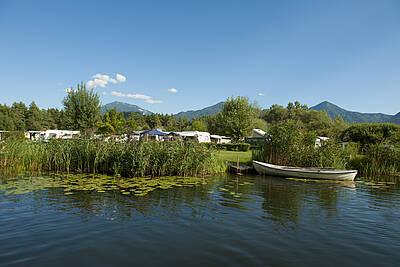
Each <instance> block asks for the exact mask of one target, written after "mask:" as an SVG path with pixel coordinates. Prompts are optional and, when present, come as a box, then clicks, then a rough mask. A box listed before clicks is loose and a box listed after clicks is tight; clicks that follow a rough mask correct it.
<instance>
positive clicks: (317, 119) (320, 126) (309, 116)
mask: <svg viewBox="0 0 400 267" xmlns="http://www.w3.org/2000/svg"><path fill="white" fill-rule="evenodd" d="M262 118H263V119H264V120H265V121H266V122H267V123H269V124H277V123H281V122H295V123H296V124H297V127H298V128H301V129H302V130H303V131H313V132H315V133H317V134H318V135H322V136H328V137H332V138H336V137H338V135H339V134H340V132H341V131H343V130H344V129H345V128H346V127H348V124H347V123H346V122H344V121H343V120H341V119H340V118H337V119H335V120H334V121H332V120H331V119H330V118H329V116H328V115H327V113H326V112H325V111H316V110H309V109H308V107H307V106H306V105H301V104H300V103H299V102H298V101H296V102H295V103H294V104H293V103H291V102H289V104H288V105H287V107H286V108H284V107H282V106H279V105H272V106H271V108H270V109H266V110H263V114H262Z"/></svg>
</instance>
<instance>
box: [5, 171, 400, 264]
mask: <svg viewBox="0 0 400 267" xmlns="http://www.w3.org/2000/svg"><path fill="white" fill-rule="evenodd" d="M97 178H98V179H99V180H96V181H91V182H89V183H88V184H86V185H85V184H84V183H81V182H80V181H77V179H74V178H73V177H71V178H69V179H66V180H62V178H61V177H58V176H57V177H53V178H51V179H50V180H49V178H48V177H40V178H38V180H36V181H35V178H34V177H32V178H30V179H27V180H25V181H23V179H20V178H19V179H14V180H12V182H11V183H10V184H8V185H7V182H4V181H3V182H2V183H1V187H0V229H1V230H0V263H1V265H2V266H3V265H4V266H7V265H37V266H55V265H57V266H71V265H73V264H77V265H78V264H79V265H98V266H110V265H132V264H136V265H140V264H146V265H147V266H151V265H161V264H162V265H172V264H173V265H189V264H190V265H194V266H196V265H199V266H200V265H202V266H204V265H206V266H212V265H218V266H220V265H234V266H243V265H245V266H260V265H284V266H310V265H316V264H320V263H321V262H324V265H327V266H337V265H347V266H362V265H388V266H390V265H393V266H395V265H396V264H397V262H398V261H399V260H400V257H399V254H398V253H397V251H398V249H399V247H400V243H399V240H400V225H399V224H398V218H399V217H400V188H399V185H397V184H396V183H393V182H391V183H385V182H383V181H379V183H374V182H372V181H356V182H355V183H332V182H329V181H326V182H315V181H308V180H291V179H289V180H288V179H282V178H273V177H259V176H243V177H240V178H239V179H237V178H236V177H230V176H222V177H212V178H207V179H204V178H200V179H194V178H191V179H189V180H184V179H183V178H180V177H176V178H165V179H161V180H159V181H157V180H150V179H148V178H145V179H140V180H126V181H123V180H118V179H117V180H116V179H114V178H112V179H111V178H107V177H97ZM80 179H83V178H82V177H80ZM85 179H88V180H85V182H88V181H90V179H89V178H87V177H86V178H85ZM110 179H111V180H112V181H113V182H110ZM146 181H147V182H149V183H150V184H151V187H152V189H151V190H148V189H149V186H148V185H145V184H144V183H146ZM24 183H25V184H27V185H28V186H27V189H26V188H25V189H24V190H28V189H29V191H28V192H25V191H24V190H22V191H21V188H16V186H22V185H23V184H24ZM60 185H61V186H60ZM185 185H187V186H185ZM99 188H101V189H99ZM66 189H67V190H66ZM68 189H69V190H68ZM103 189H104V190H103ZM131 189H132V191H131ZM7 190H8V191H7ZM13 190H14V191H13ZM135 190H136V192H135ZM102 191H104V192H102ZM128 191H129V192H131V193H130V194H126V192H128ZM7 192H8V194H7ZM144 192H145V193H144ZM65 193H72V194H65ZM124 193H125V194H124ZM355 255H357V257H355Z"/></svg>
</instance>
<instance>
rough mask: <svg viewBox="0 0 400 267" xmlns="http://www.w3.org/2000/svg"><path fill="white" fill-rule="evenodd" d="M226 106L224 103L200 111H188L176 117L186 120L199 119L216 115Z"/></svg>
mask: <svg viewBox="0 0 400 267" xmlns="http://www.w3.org/2000/svg"><path fill="white" fill-rule="evenodd" d="M223 105H224V102H219V103H217V104H215V105H213V106H210V107H206V108H203V109H200V110H188V111H184V112H179V113H177V114H175V115H174V116H175V117H176V118H184V117H187V118H188V119H193V118H198V117H201V116H206V115H214V114H217V113H218V112H220V111H221V110H222V106H223Z"/></svg>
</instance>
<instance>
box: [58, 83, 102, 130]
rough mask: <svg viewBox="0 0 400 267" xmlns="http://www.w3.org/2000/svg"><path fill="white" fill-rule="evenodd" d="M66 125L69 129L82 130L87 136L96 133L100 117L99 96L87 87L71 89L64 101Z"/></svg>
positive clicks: (80, 86) (82, 85)
mask: <svg viewBox="0 0 400 267" xmlns="http://www.w3.org/2000/svg"><path fill="white" fill-rule="evenodd" d="M63 105H64V110H65V113H64V124H65V126H66V127H67V128H68V129H73V130H80V131H83V132H85V133H87V134H90V133H92V132H93V131H94V127H95V124H96V122H97V121H98V120H99V117H100V109H101V106H100V99H99V95H98V94H97V93H95V92H94V91H93V89H90V90H88V89H86V85H84V84H83V83H81V84H80V85H79V84H78V86H77V89H76V90H74V89H73V88H71V90H70V91H69V93H68V95H67V96H66V97H65V98H64V100H63Z"/></svg>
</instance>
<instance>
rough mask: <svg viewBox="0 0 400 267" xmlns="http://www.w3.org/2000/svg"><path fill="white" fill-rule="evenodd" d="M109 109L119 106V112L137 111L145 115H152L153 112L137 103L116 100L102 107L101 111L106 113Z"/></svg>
mask: <svg viewBox="0 0 400 267" xmlns="http://www.w3.org/2000/svg"><path fill="white" fill-rule="evenodd" d="M106 108H107V109H113V108H117V112H137V113H140V114H143V115H151V114H152V113H153V112H151V111H148V110H146V109H144V108H141V107H139V106H136V105H132V104H128V103H123V102H118V101H114V102H111V103H108V104H106V105H104V106H102V107H101V113H102V114H104V113H105V112H106Z"/></svg>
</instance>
